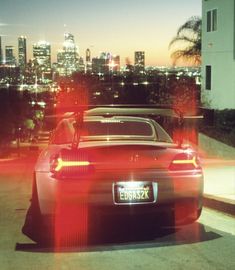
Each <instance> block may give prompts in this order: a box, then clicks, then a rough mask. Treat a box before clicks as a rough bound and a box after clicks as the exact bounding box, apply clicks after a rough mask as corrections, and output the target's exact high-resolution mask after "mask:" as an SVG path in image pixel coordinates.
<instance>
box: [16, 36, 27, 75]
mask: <svg viewBox="0 0 235 270" xmlns="http://www.w3.org/2000/svg"><path fill="white" fill-rule="evenodd" d="M18 57H19V67H20V70H21V71H24V70H25V67H26V63H27V52H26V37H23V36H21V37H19V38H18Z"/></svg>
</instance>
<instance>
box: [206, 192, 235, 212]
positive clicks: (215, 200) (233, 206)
mask: <svg viewBox="0 0 235 270" xmlns="http://www.w3.org/2000/svg"><path fill="white" fill-rule="evenodd" d="M203 206H204V207H208V208H211V209H214V210H217V211H220V212H223V213H226V214H229V215H232V216H235V201H234V200H230V199H226V198H221V197H218V196H214V195H209V194H204V196H203Z"/></svg>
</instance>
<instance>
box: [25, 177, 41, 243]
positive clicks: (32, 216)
mask: <svg viewBox="0 0 235 270" xmlns="http://www.w3.org/2000/svg"><path fill="white" fill-rule="evenodd" d="M30 201H31V203H30V206H29V209H28V211H27V214H26V217H25V223H24V225H23V227H22V233H23V234H25V235H26V236H28V237H29V238H30V239H32V240H33V241H35V242H39V241H40V238H41V231H42V215H41V212H40V207H39V202H38V192H37V186H36V179H35V174H34V179H33V184H32V198H31V200H30Z"/></svg>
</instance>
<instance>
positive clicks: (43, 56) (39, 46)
mask: <svg viewBox="0 0 235 270" xmlns="http://www.w3.org/2000/svg"><path fill="white" fill-rule="evenodd" d="M33 57H34V63H35V66H34V69H35V74H36V80H35V81H37V79H38V80H39V81H41V82H42V83H44V82H45V81H46V80H51V45H50V44H49V43H48V42H46V41H40V42H38V43H36V44H34V45H33Z"/></svg>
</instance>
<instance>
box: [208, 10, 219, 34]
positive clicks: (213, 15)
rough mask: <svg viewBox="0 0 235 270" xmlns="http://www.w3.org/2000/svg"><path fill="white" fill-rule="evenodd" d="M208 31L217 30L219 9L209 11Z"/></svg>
mask: <svg viewBox="0 0 235 270" xmlns="http://www.w3.org/2000/svg"><path fill="white" fill-rule="evenodd" d="M206 16H207V32H213V31H216V30H217V9H212V10H209V11H207V15H206Z"/></svg>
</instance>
